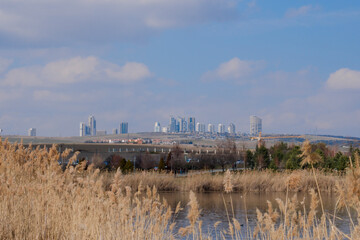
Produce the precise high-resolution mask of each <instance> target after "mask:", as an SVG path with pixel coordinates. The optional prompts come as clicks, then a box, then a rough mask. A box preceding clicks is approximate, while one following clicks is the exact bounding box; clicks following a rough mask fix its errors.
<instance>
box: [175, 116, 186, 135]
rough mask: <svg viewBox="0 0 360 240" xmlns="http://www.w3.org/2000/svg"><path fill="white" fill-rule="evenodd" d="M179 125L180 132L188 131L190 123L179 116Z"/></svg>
mask: <svg viewBox="0 0 360 240" xmlns="http://www.w3.org/2000/svg"><path fill="white" fill-rule="evenodd" d="M177 125H178V126H179V132H187V127H188V124H187V122H186V120H185V118H183V117H178V122H177Z"/></svg>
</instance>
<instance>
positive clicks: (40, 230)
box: [0, 141, 174, 239]
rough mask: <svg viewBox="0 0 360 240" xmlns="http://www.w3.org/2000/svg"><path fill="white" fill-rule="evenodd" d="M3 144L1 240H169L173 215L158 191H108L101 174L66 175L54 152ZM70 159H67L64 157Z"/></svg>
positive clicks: (116, 184)
mask: <svg viewBox="0 0 360 240" xmlns="http://www.w3.org/2000/svg"><path fill="white" fill-rule="evenodd" d="M30 149H31V148H28V149H26V148H24V147H23V146H22V145H17V144H14V145H12V144H9V143H8V142H6V141H5V142H0V239H171V238H173V237H174V236H173V234H172V229H171V228H173V225H172V226H171V223H172V222H171V214H172V213H171V209H170V207H169V206H168V205H167V203H166V202H160V200H159V199H160V198H159V196H158V194H157V191H156V189H155V188H154V189H150V188H149V187H148V188H147V189H146V191H145V193H143V189H142V187H138V188H137V189H138V191H137V192H136V193H132V189H131V187H126V188H125V190H122V188H120V186H122V177H121V173H120V172H117V173H116V174H115V176H114V177H113V179H112V181H111V184H110V188H109V189H106V188H105V185H104V176H102V174H100V172H99V170H95V169H92V168H91V167H90V168H89V169H88V170H86V171H85V170H84V165H83V166H78V167H76V168H74V167H71V166H69V167H68V168H67V169H66V170H65V171H62V169H61V168H60V166H59V165H58V163H57V160H58V158H59V154H58V153H57V151H56V148H55V147H53V148H51V149H50V150H48V151H47V150H46V149H39V148H37V149H36V150H30ZM63 157H66V156H63Z"/></svg>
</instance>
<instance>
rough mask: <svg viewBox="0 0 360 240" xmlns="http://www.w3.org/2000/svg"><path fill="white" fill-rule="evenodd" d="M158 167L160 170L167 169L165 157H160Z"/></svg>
mask: <svg viewBox="0 0 360 240" xmlns="http://www.w3.org/2000/svg"><path fill="white" fill-rule="evenodd" d="M158 169H159V171H162V170H164V169H165V161H164V158H163V157H161V158H160V162H159V166H158Z"/></svg>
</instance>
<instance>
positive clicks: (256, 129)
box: [250, 116, 262, 136]
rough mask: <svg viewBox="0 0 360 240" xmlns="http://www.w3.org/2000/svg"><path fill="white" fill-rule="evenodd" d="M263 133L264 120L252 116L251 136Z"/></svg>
mask: <svg viewBox="0 0 360 240" xmlns="http://www.w3.org/2000/svg"><path fill="white" fill-rule="evenodd" d="M260 132H262V120H261V118H259V117H257V116H250V135H252V136H257V135H259V133H260Z"/></svg>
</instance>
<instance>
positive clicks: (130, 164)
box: [125, 160, 134, 172]
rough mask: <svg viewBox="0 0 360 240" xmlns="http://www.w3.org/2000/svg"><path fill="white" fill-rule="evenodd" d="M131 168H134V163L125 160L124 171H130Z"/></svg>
mask: <svg viewBox="0 0 360 240" xmlns="http://www.w3.org/2000/svg"><path fill="white" fill-rule="evenodd" d="M133 169H134V164H133V163H132V162H131V161H130V160H127V162H126V164H125V171H126V172H131V171H132V170H133Z"/></svg>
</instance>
